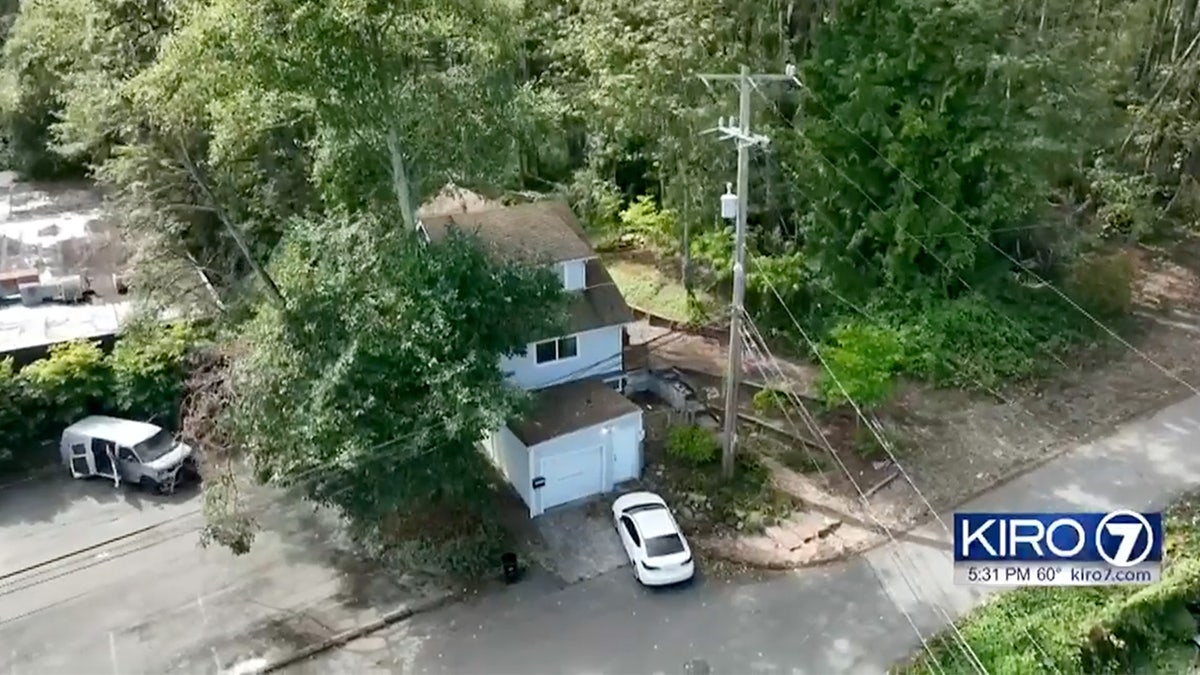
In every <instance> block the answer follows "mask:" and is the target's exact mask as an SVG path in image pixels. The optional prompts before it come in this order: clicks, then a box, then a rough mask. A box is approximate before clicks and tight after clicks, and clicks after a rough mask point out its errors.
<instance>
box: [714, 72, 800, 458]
mask: <svg viewBox="0 0 1200 675" xmlns="http://www.w3.org/2000/svg"><path fill="white" fill-rule="evenodd" d="M697 77H699V78H700V80H701V81H703V82H704V84H705V86H709V87H711V85H710V84H709V83H710V81H736V82H737V87H738V118H737V126H734V124H733V119H732V118H731V119H730V120H729V124H726V123H725V119H724V118H722V119H720V120H719V121H718V122H717V127H716V129H713V130H712V131H715V132H717V133H719V134H720V136H721V138H722V140H732V141H734V142H735V144H736V145H737V194H736V196H734V195H731V194H729V193H726V195H725V196H724V197H722V198H721V204H722V209H721V210H722V213H721V215H722V216H725V217H727V218H728V217H729V216H730V215H732V216H733V217H734V218H735V220H736V223H737V229H736V234H735V244H734V259H733V303H732V305H733V309H732V312H731V314H730V320H729V365H728V371H729V372H728V375H727V376H726V383H725V419H724V427H725V428H724V437H723V439H722V441H723V444H724V447H723V451H722V452H721V473H722V474H723V475H724V476H725V477H726V478H729V477H731V476H732V475H733V458H734V453H735V452H736V450H737V400H738V391H739V388H740V386H741V376H742V335H741V329H740V326H739V323H740V322H741V320H742V309H743V306H744V305H745V299H746V268H745V258H746V218H747V214H748V210H749V209H748V205H749V202H750V148H751V147H756V146H762V145H766V144H767V143H769V142H770V141H769V139H767V137H766V136H762V135H758V134H753V133H751V131H750V90H751V89H752V88H754V87H755V86H756V85H755V82H756V81H757V80H764V81H781V82H786V81H788V80H791V79H793V78H795V67H794V66H792V65H791V64H789V65H788V67H787V70H786V72H785V73H784V74H782V75H777V74H756V75H752V74H751V73H750V67H749V66H745V65H743V66H742V67H741V69H740V71H739V72H738V74H737V75H726V74H721V75H716V74H700V75H697ZM730 197H733V199H730ZM730 205H732V206H734V207H735V208H734V213H733V214H730V213H729V212H728V211H729V210H730V209H729V206H730Z"/></svg>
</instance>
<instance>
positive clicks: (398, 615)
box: [255, 593, 463, 674]
mask: <svg viewBox="0 0 1200 675" xmlns="http://www.w3.org/2000/svg"><path fill="white" fill-rule="evenodd" d="M462 597H463V594H462V593H447V594H445V595H439V596H435V597H432V598H428V599H426V600H422V601H419V602H415V603H413V604H411V605H404V606H403V607H399V608H397V609H394V610H392V611H390V612H388V613H386V614H384V615H383V616H381V617H379V618H378V619H375V620H374V621H370V622H368V623H364V624H362V625H360V626H355V627H354V628H350V629H347V630H344V631H342V632H340V633H337V634H335V635H333V636H330V637H328V638H326V639H324V640H322V641H320V642H316V643H313V644H311V645H308V646H307V647H304V648H303V649H299V650H297V651H294V652H291V653H289V654H285V655H283V656H280V657H278V658H275V659H272V660H271V661H268V662H267V663H266V664H265V665H263V666H261V667H260V668H258V669H257V670H256V671H255V672H256V673H262V674H265V673H273V672H278V671H280V670H283V669H284V668H287V667H288V666H291V665H294V664H296V663H299V662H300V661H304V660H306V659H309V658H312V657H313V656H316V655H317V654H320V653H322V652H326V651H329V650H330V649H334V648H337V647H341V646H342V645H345V644H347V643H349V642H353V641H354V640H357V639H359V638H361V637H366V636H367V635H370V634H371V633H374V632H375V631H378V630H382V629H384V628H387V627H388V626H391V625H392V624H395V623H399V622H401V621H405V620H407V619H410V618H412V617H413V616H416V615H417V614H424V613H425V612H431V611H433V610H435V609H439V608H441V607H445V606H446V605H449V604H451V603H453V602H456V601H458V600H461V599H462Z"/></svg>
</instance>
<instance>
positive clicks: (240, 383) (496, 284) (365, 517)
mask: <svg viewBox="0 0 1200 675" xmlns="http://www.w3.org/2000/svg"><path fill="white" fill-rule="evenodd" d="M273 270H274V273H275V274H276V275H277V277H278V280H279V284H280V287H281V288H282V289H283V290H284V293H285V295H286V296H287V297H288V302H289V307H288V309H287V311H286V312H284V311H281V310H280V309H278V308H276V307H273V306H265V307H263V308H262V309H261V312H260V314H259V316H258V317H257V318H256V319H254V320H253V321H252V322H251V323H250V324H249V326H248V327H247V329H246V331H245V333H244V335H243V339H242V342H243V344H244V345H245V349H246V350H247V352H246V354H245V355H244V356H243V357H242V358H240V359H238V361H237V362H236V364H235V365H234V367H233V373H232V375H231V385H232V386H231V390H232V391H233V392H235V400H234V402H233V403H232V405H231V407H230V409H229V411H228V415H227V417H226V421H225V424H226V425H227V427H228V428H229V429H231V430H232V431H233V433H234V436H235V437H236V438H237V439H238V440H239V441H240V445H241V446H242V447H244V448H245V450H246V451H247V453H248V456H249V459H250V460H251V462H252V464H253V466H254V467H255V468H256V469H257V473H258V475H259V477H260V478H261V479H262V480H265V481H266V482H268V483H271V484H274V485H279V486H287V487H293V488H295V489H296V490H298V492H299V493H300V494H302V495H304V496H305V497H307V498H309V499H311V500H313V501H315V502H318V503H321V504H325V505H329V506H333V507H336V508H338V509H339V510H340V511H341V512H342V513H343V514H345V515H346V516H347V517H348V518H349V520H350V521H351V522H352V523H353V524H354V525H355V531H356V533H357V534H359V535H360V536H363V537H364V538H365V539H367V540H371V541H376V542H378V541H384V542H386V541H389V539H390V538H391V537H392V536H393V535H394V533H390V532H387V531H384V530H385V529H386V527H387V524H388V523H393V522H395V519H396V518H397V517H406V516H414V517H417V518H419V517H420V515H421V514H428V513H430V511H428V509H430V508H433V509H438V508H447V509H456V508H468V509H479V508H486V507H485V506H484V503H483V502H481V501H480V495H481V494H482V493H483V492H484V491H485V490H486V488H487V487H488V484H489V481H490V480H491V475H492V474H491V473H490V470H489V468H488V466H487V463H486V460H485V458H484V457H483V456H482V455H481V454H480V452H479V450H478V448H477V446H476V443H477V442H478V441H479V440H481V439H482V437H483V435H484V434H485V433H486V432H488V431H489V430H491V429H494V428H496V427H498V426H499V425H501V424H503V423H504V422H505V421H507V420H508V419H509V418H510V417H511V416H512V415H513V414H515V413H517V412H518V411H519V410H520V406H521V404H522V402H523V401H524V400H525V399H524V394H523V392H520V391H519V390H517V389H515V388H513V387H511V386H510V385H509V384H508V383H507V382H506V380H505V376H504V374H503V373H502V372H501V371H500V368H499V362H500V357H501V356H502V355H506V354H514V353H517V352H521V351H523V350H524V349H525V347H526V345H527V344H528V343H529V342H530V341H531V340H534V339H536V338H540V337H544V336H546V335H554V334H556V333H557V331H558V330H560V328H561V325H562V324H561V322H562V321H563V320H565V296H564V294H563V291H562V289H561V285H560V282H559V280H558V279H557V278H556V277H555V275H553V274H552V273H550V272H549V271H548V270H547V269H546V268H541V267H525V266H521V265H517V264H512V263H506V262H499V261H496V260H494V259H492V258H490V257H489V256H488V255H487V254H486V253H485V252H484V250H483V248H482V247H480V246H479V245H478V244H477V243H476V241H475V240H474V239H473V238H470V237H467V236H465V235H458V234H455V235H453V236H451V237H450V238H449V239H448V240H447V241H445V242H444V243H441V244H438V245H434V246H426V245H424V244H422V243H421V240H420V239H419V238H418V237H417V236H416V235H415V234H414V233H412V231H409V230H405V229H401V228H397V227H396V226H395V225H394V223H393V222H392V221H390V219H387V218H382V217H381V218H367V217H365V216H355V217H339V218H336V219H332V220H328V221H317V222H311V221H305V222H297V223H294V224H293V226H292V228H291V232H290V234H289V236H288V239H287V242H286V243H285V245H284V246H283V248H282V251H281V254H280V256H279V258H278V260H277V261H276V262H275V264H274V266H273ZM230 502H231V500H229V499H228V495H226V494H224V493H223V492H221V491H217V492H214V493H213V494H212V495H211V501H210V503H230ZM414 514H415V515H414ZM229 522H234V523H244V522H245V521H243V520H240V519H236V518H229V517H228V516H227V514H220V513H213V514H211V515H210V525H213V526H214V527H218V528H219V527H220V526H221V525H222V524H223V523H229ZM210 537H212V538H214V539H216V540H217V541H221V542H224V543H227V544H230V545H232V546H234V547H235V548H236V547H238V546H239V545H244V542H245V541H246V533H245V532H236V531H234V532H220V531H217V532H211V531H210Z"/></svg>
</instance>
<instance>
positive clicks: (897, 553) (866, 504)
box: [746, 314, 987, 675]
mask: <svg viewBox="0 0 1200 675" xmlns="http://www.w3.org/2000/svg"><path fill="white" fill-rule="evenodd" d="M746 323H747V325H750V326H753V325H754V320H753V318H752V317H750V316H749V314H747V316H746ZM755 330H757V328H755ZM760 335H761V333H760ZM761 349H762V350H764V351H765V352H766V354H767V355H768V356H769V357H770V358H769V360H765V363H769V364H772V365H774V366H775V368H776V371H777V373H778V375H779V376H780V377H781V378H782V377H783V371H782V369H781V368H779V364H778V360H777V359H775V357H774V354H771V352H770V348H769V347H768V346H767V345H766V343H765V342H764V343H762V344H761ZM792 402H793V404H794V405H796V406H797V409H798V410H800V411H802V413H801V414H802V415H803V416H804V417H806V418H812V415H811V413H809V412H808V410H807V408H806V406H804V404H803V403H802V402H801V401H799V400H798V397H797V398H796V399H794V400H793V401H792ZM868 424H869V422H868ZM812 428H813V429H815V431H816V433H817V437H818V438H819V439H820V440H821V441H822V444H823V445H824V447H825V449H826V451H827V452H828V453H829V455H830V457H832V458H833V460H834V462H835V463H836V464H837V465H838V467H839V468H840V469H841V470H842V473H844V474H845V475H846V478H847V479H848V480H849V481H850V484H851V486H853V487H854V490H855V492H856V493H858V497H859V500H860V501H861V502H862V505H863V510H864V513H866V515H867V517H868V518H870V519H871V521H872V522H873V523H874V524H875V526H876V527H877V528H879V529H881V530H882V531H883V532H884V534H886V535H887V537H888V539H889V540H890V541H891V542H892V544H893V545H894V551H893V557H894V558H895V559H896V561H897V563H907V564H908V565H910V566H911V567H912V569H913V571H915V572H918V575H919V570H918V569H917V565H916V563H915V561H914V560H913V559H912V558H911V557H910V556H908V555H907V553H906V552H905V551H904V549H903V547H901V546H900V545H899V541H898V540H897V538H896V536H895V534H894V533H893V532H892V530H891V528H889V527H888V526H887V525H886V524H884V523H883V521H882V520H880V519H879V518H878V517H877V516H876V515H875V513H874V511H873V510H872V508H871V503H870V499H869V498H868V497H867V494H866V491H864V490H863V489H862V486H861V485H859V483H858V481H857V480H856V479H855V478H854V474H853V473H852V472H851V471H850V469H849V467H847V466H846V464H845V462H843V461H842V459H841V457H840V456H839V455H838V453H837V450H836V449H835V448H834V447H833V444H832V443H831V442H830V441H829V437H828V436H827V435H826V434H825V432H823V431H822V430H821V429H820V427H819V426H817V425H816V424H815V420H814V425H813V427H812ZM902 556H903V557H902ZM896 569H897V571H899V573H900V576H901V579H902V580H903V581H904V584H905V586H907V587H908V590H909V592H910V593H912V595H913V597H914V598H918V599H919V598H920V597H921V595H922V593H920V592H918V591H917V587H918V586H920V584H919V583H918V582H915V581H914V580H913V579H912V578H911V577H910V576H909V575H908V573H907V572H905V570H904V567H903V564H898V565H897V568H896ZM871 570H872V572H873V573H874V574H875V576H876V579H877V580H878V581H879V583H880V586H881V587H883V588H884V589H885V590H886V586H885V585H884V583H883V579H882V577H881V576H880V575H879V572H878V570H875V568H874V567H871ZM933 605H934V606H935V607H937V609H938V611H939V612H940V613H941V614H942V616H943V618H945V619H947V620H950V616H949V614H948V613H947V612H946V610H945V608H944V607H943V606H942V604H941V603H939V602H937V601H934V602H933ZM896 608H897V609H899V610H900V612H901V613H902V614H904V616H905V618H906V619H907V620H908V622H909V624H910V625H911V626H912V628H913V630H914V631H915V632H916V634H917V637H918V639H920V640H921V643H922V646H923V647H924V648H925V650H926V651H927V652H928V653H929V655H930V657H931V658H932V659H933V660H934V662H935V663H938V664H939V668H940V662H939V661H938V658H937V655H936V654H935V653H934V652H933V651H932V649H931V648H930V647H929V645H928V643H927V641H926V639H925V637H924V636H923V635H922V633H921V631H920V629H919V628H918V627H917V625H916V622H915V621H914V620H913V619H912V616H911V615H910V614H909V613H908V612H907V611H906V610H905V609H904V608H903V607H901V606H900V603H896ZM951 625H953V622H952V621H951ZM955 634H956V636H957V638H958V642H959V643H960V647H961V648H962V649H963V652H964V653H965V654H967V659H968V661H973V664H974V663H975V662H978V658H975V655H974V652H973V650H972V649H971V647H970V645H968V644H967V642H966V640H965V638H963V637H962V635H961V633H958V632H957V628H956V629H955ZM977 670H979V672H982V673H984V674H985V675H986V673H987V669H986V668H984V667H983V665H982V663H981V662H979V663H978V665H977Z"/></svg>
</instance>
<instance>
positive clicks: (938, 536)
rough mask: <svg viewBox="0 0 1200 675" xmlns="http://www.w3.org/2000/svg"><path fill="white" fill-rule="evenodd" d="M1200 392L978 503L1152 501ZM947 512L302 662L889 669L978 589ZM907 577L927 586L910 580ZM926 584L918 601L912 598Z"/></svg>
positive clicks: (1086, 505)
mask: <svg viewBox="0 0 1200 675" xmlns="http://www.w3.org/2000/svg"><path fill="white" fill-rule="evenodd" d="M1198 444H1200V398H1194V399H1190V400H1188V401H1185V402H1183V403H1180V404H1177V405H1174V406H1172V407H1170V408H1167V409H1166V410H1164V411H1162V412H1160V413H1159V414H1157V415H1155V416H1153V417H1152V418H1150V419H1146V420H1142V421H1139V422H1137V423H1134V424H1131V425H1129V426H1127V427H1125V428H1123V429H1122V430H1121V431H1119V432H1118V433H1116V434H1114V435H1113V436H1111V437H1109V438H1106V439H1104V440H1103V441H1100V442H1096V443H1093V444H1090V445H1087V446H1083V447H1081V448H1079V449H1076V450H1074V451H1072V452H1070V453H1069V454H1067V455H1064V456H1062V457H1060V458H1059V459H1057V460H1055V461H1053V462H1051V463H1049V464H1047V465H1045V466H1044V467H1042V468H1040V469H1038V470H1037V471H1034V472H1032V473H1029V474H1026V475H1025V476H1023V477H1021V478H1019V479H1017V480H1014V481H1012V482H1010V483H1008V484H1006V485H1004V486H1001V487H999V488H997V489H995V490H993V491H991V492H989V493H987V494H985V495H983V496H981V497H979V498H978V499H976V500H974V501H973V502H972V503H970V504H969V505H967V506H966V507H964V508H967V509H973V510H1000V511H1002V510H1030V511H1040V510H1089V511H1102V510H1107V509H1112V508H1118V507H1124V508H1135V509H1145V508H1157V507H1162V506H1164V505H1166V504H1167V503H1169V502H1170V501H1171V499H1172V498H1173V497H1174V496H1176V495H1178V494H1180V493H1181V492H1183V491H1185V490H1187V489H1189V488H1194V487H1195V486H1197V485H1200V452H1196V448H1197V446H1198ZM949 548H950V546H949V544H948V542H947V537H946V535H945V533H944V531H942V529H941V528H940V526H929V527H925V528H921V529H919V530H918V531H916V532H914V533H913V536H912V537H911V538H908V539H906V540H905V541H902V542H899V543H898V544H896V545H889V546H885V547H883V548H881V549H878V550H876V551H874V552H872V553H871V554H869V555H867V556H864V557H862V558H859V559H856V560H854V561H851V562H848V563H845V564H840V565H836V566H831V567H828V568H825V569H819V570H806V571H802V572H798V573H793V574H788V575H781V576H774V577H770V578H765V579H761V580H757V581H745V582H736V583H715V582H703V581H701V582H699V583H698V584H697V585H696V586H694V587H692V588H689V589H677V590H673V591H667V592H652V591H647V590H645V589H642V588H639V587H638V586H637V585H636V584H635V583H634V581H633V579H632V578H631V575H630V574H629V573H628V570H620V571H618V572H614V573H611V574H608V575H605V576H603V577H599V578H596V579H593V580H591V581H588V582H584V583H581V584H577V585H575V586H571V587H568V588H566V589H564V590H562V591H559V592H556V593H551V594H548V595H535V596H526V597H521V596H520V595H519V594H517V593H511V594H501V595H498V596H493V597H490V598H487V599H485V600H482V601H480V602H478V603H474V604H466V605H460V606H456V607H451V608H447V609H446V610H443V611H439V612H436V613H431V614H429V615H425V616H421V617H418V618H416V619H414V620H412V621H410V622H408V623H406V624H401V625H398V626H396V627H394V628H392V629H390V630H388V631H384V632H382V633H378V634H375V635H373V636H371V637H368V638H364V639H363V640H360V641H358V642H356V643H351V644H350V645H347V648H346V649H342V650H340V651H335V652H330V653H328V654H326V655H324V656H322V657H320V658H318V659H316V660H314V661H312V662H309V663H306V664H303V665H300V666H297V667H295V668H294V669H293V670H294V672H296V673H312V674H313V675H316V674H317V673H330V672H354V673H369V672H405V673H407V672H419V673H456V674H459V675H463V674H472V673H480V674H483V673H487V674H491V675H501V674H504V673H521V674H528V673H571V674H575V673H579V674H583V673H588V674H594V673H614V674H616V673H621V674H629V673H668V674H670V673H682V672H683V665H684V664H685V663H686V662H688V661H690V660H693V659H702V660H704V661H706V662H707V663H708V664H709V665H710V666H711V668H712V672H713V673H714V675H720V674H732V673H793V674H812V675H828V674H830V673H882V672H884V671H885V670H886V668H887V667H888V666H889V664H891V663H894V662H895V661H897V660H899V659H901V658H904V657H905V656H906V655H908V654H909V653H911V652H912V650H914V649H916V648H919V647H920V643H919V641H918V638H917V636H916V634H915V633H914V630H913V628H912V626H910V625H909V623H908V621H909V620H908V619H907V618H906V617H905V612H907V613H908V615H909V616H911V618H912V620H913V622H914V623H915V624H916V625H917V626H918V627H919V628H920V630H921V632H922V633H924V634H926V635H928V634H929V633H930V632H931V631H936V630H937V629H938V628H940V627H942V626H944V625H945V623H946V620H947V618H949V617H957V616H961V615H962V614H963V613H964V612H965V611H967V610H968V609H970V608H971V607H973V606H974V605H975V604H976V603H978V602H979V601H980V600H981V599H982V597H983V596H982V595H981V594H979V593H976V592H972V591H970V590H969V589H965V588H961V587H955V586H954V585H953V584H952V580H951V577H952V575H951V563H950V558H949ZM909 583H912V584H913V585H914V586H915V588H916V589H917V593H916V594H914V592H913V590H910V588H909ZM918 597H920V600H918V599H917V598H918Z"/></svg>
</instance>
